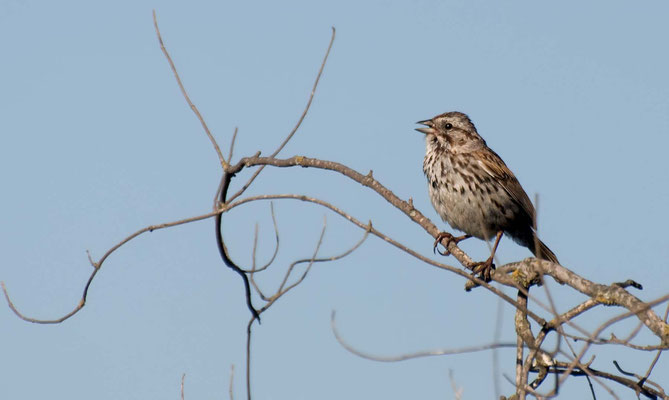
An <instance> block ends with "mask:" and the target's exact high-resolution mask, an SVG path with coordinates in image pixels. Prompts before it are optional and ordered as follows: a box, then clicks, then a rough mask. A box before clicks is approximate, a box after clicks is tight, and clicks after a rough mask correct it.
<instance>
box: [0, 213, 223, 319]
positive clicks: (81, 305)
mask: <svg viewBox="0 0 669 400" xmlns="http://www.w3.org/2000/svg"><path fill="white" fill-rule="evenodd" d="M219 213H220V211H214V212H210V213H207V214H202V215H198V216H195V217H190V218H184V219H180V220H177V221H173V222H167V223H163V224H157V225H149V226H147V227H144V228H142V229H140V230H138V231H136V232H135V233H133V234H131V235H129V236H127V237H125V239H123V240H121V241H120V242H119V243H117V244H115V245H114V246H112V248H110V249H109V250H107V252H106V253H105V254H104V255H103V256H102V258H100V260H99V261H97V262H94V261H93V260H92V259H91V256H90V253H88V259H89V261H90V263H91V264H92V265H93V266H94V267H95V269H94V270H93V272H92V273H91V275H90V276H89V277H88V281H87V282H86V285H85V286H84V293H83V295H82V296H81V299H80V300H79V303H78V304H77V305H76V307H74V309H73V310H72V311H70V312H69V313H67V314H65V315H63V316H62V317H59V318H56V319H37V318H32V317H28V316H26V315H24V314H23V313H21V312H20V311H19V310H18V308H16V306H15V305H14V303H13V302H12V300H11V298H10V297H9V293H8V291H7V288H6V287H5V283H4V282H0V285H1V286H2V291H3V293H4V294H5V299H7V304H8V305H9V308H10V309H11V310H12V311H13V312H14V314H16V316H18V317H19V318H21V319H22V320H24V321H27V322H32V323H35V324H59V323H61V322H63V321H65V320H67V319H68V318H70V317H72V316H73V315H75V314H76V313H78V312H79V311H80V310H81V309H82V308H84V306H85V305H86V299H87V297H88V289H89V287H90V286H91V283H93V279H95V276H96V275H97V273H98V271H100V269H101V268H102V264H103V263H104V262H105V261H106V260H107V258H108V257H109V256H110V255H112V253H114V252H115V251H116V250H118V249H119V248H120V247H121V246H123V245H124V244H126V243H128V242H129V241H131V240H133V239H134V238H136V237H137V236H139V235H141V234H143V233H146V232H153V231H157V230H160V229H165V228H170V227H173V226H178V225H183V224H187V223H190V222H195V221H201V220H204V219H207V218H211V217H214V216H216V215H218V214H219Z"/></svg>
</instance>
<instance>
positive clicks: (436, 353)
mask: <svg viewBox="0 0 669 400" xmlns="http://www.w3.org/2000/svg"><path fill="white" fill-rule="evenodd" d="M330 327H331V329H332V333H333V334H334V336H335V339H337V342H339V344H340V345H342V347H343V348H345V349H346V350H348V351H349V352H351V353H353V354H355V355H356V356H358V357H362V358H365V359H367V360H372V361H380V362H398V361H405V360H411V359H414V358H422V357H433V356H443V355H451V354H466V353H476V352H479V351H485V350H491V349H500V348H514V347H516V345H515V344H514V343H489V344H484V345H480V346H468V347H460V348H456V349H439V350H426V351H418V352H415V353H408V354H400V355H397V356H379V355H374V354H370V353H366V352H364V351H361V350H358V349H356V348H355V347H353V346H352V345H350V344H348V343H347V342H346V341H345V340H344V338H342V336H341V333H339V329H337V322H336V311H334V310H333V311H332V313H331V314H330Z"/></svg>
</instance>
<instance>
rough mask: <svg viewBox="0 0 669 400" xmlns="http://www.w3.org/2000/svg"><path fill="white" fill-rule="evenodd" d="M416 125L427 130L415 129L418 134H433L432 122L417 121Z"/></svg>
mask: <svg viewBox="0 0 669 400" xmlns="http://www.w3.org/2000/svg"><path fill="white" fill-rule="evenodd" d="M416 123H417V124H421V125H425V126H427V128H416V130H417V131H418V132H420V133H424V134H426V135H427V134H429V133H434V123H433V122H432V120H431V119H426V120H425V121H418V122H416Z"/></svg>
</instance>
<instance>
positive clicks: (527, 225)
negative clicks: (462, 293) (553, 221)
mask: <svg viewBox="0 0 669 400" xmlns="http://www.w3.org/2000/svg"><path fill="white" fill-rule="evenodd" d="M417 124H420V125H423V127H420V128H416V130H417V131H418V132H421V133H424V134H425V143H426V146H425V147H426V151H425V158H424V159H423V172H424V173H425V177H426V178H427V183H428V192H429V195H430V200H431V202H432V205H433V206H434V209H435V210H436V211H437V214H439V216H440V217H441V219H442V220H444V222H447V223H448V224H449V225H450V226H451V227H452V228H454V229H456V230H459V231H462V232H464V233H465V235H463V236H459V237H454V236H453V235H451V234H450V233H448V232H440V233H439V235H437V238H436V240H435V242H434V247H433V250H434V249H437V246H438V244H439V243H440V242H441V241H442V240H443V239H447V244H448V243H450V242H454V243H456V244H457V243H458V242H460V241H462V240H464V239H467V238H470V237H472V236H473V237H476V238H479V239H482V240H485V241H489V240H491V239H492V238H495V242H494V245H493V247H492V252H491V254H490V257H489V258H488V259H487V260H486V261H483V262H478V263H476V265H475V266H474V268H473V274H478V275H479V277H480V278H481V279H483V280H485V281H490V279H491V273H492V270H493V269H494V268H495V266H494V264H493V258H494V256H495V252H496V251H497V246H498V245H499V241H500V239H501V238H502V236H503V235H504V234H507V235H508V236H509V237H511V238H512V239H513V240H514V241H515V242H516V243H518V244H520V245H521V246H524V247H527V248H528V249H529V250H530V251H531V252H532V253H533V254H534V255H535V256H536V257H537V258H540V259H543V260H548V261H552V262H554V263H558V264H559V262H558V259H557V257H556V256H555V253H553V252H552V251H551V250H550V249H549V248H548V246H546V244H545V243H544V242H542V241H541V240H539V238H538V237H537V234H536V229H535V217H536V213H535V210H534V206H533V205H532V202H531V201H530V199H529V197H527V193H525V190H523V187H522V186H521V185H520V182H518V179H517V178H516V176H515V175H514V174H513V172H511V170H510V169H509V168H508V167H507V166H506V164H505V163H504V161H502V158H501V157H500V156H499V155H497V153H495V152H494V151H493V150H492V149H491V148H490V147H488V145H487V144H486V142H485V140H484V139H483V138H482V137H481V136H480V135H479V133H478V132H477V130H476V127H475V126H474V124H473V123H472V121H471V120H470V119H469V117H468V116H467V115H466V114H464V113H461V112H457V111H451V112H446V113H443V114H440V115H437V116H435V117H433V118H431V119H427V120H424V121H418V122H417ZM446 248H448V246H446ZM440 254H442V255H448V254H449V252H448V250H446V252H440Z"/></svg>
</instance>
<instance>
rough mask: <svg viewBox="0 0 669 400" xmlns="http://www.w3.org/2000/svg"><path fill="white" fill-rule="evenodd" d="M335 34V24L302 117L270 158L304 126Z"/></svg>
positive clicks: (254, 176)
mask: <svg viewBox="0 0 669 400" xmlns="http://www.w3.org/2000/svg"><path fill="white" fill-rule="evenodd" d="M335 35H336V30H335V28H334V26H333V27H332V36H331V37H330V43H329V44H328V48H327V50H326V51H325V56H324V57H323V61H322V62H321V66H320V68H319V69H318V74H317V75H316V80H315V81H314V85H313V86H312V88H311V93H310V94H309V100H307V105H306V106H305V107H304V110H303V111H302V115H300V118H299V119H298V120H297V123H296V124H295V126H294V127H293V129H292V130H291V131H290V133H288V136H286V138H285V139H284V140H283V142H281V144H280V145H279V147H277V148H276V150H274V152H273V153H272V155H270V157H269V158H274V157H276V155H277V154H279V152H280V151H281V150H283V148H284V147H285V146H286V144H288V142H289V141H290V139H292V138H293V136H294V135H295V133H296V132H297V130H298V129H300V126H302V121H304V118H305V117H306V116H307V113H308V112H309V108H311V103H312V101H313V100H314V95H315V94H316V89H317V88H318V83H319V82H320V80H321V75H323V70H324V69H325V64H326V62H327V60H328V56H329V55H330V51H331V50H332V45H333V44H334V40H335ZM264 168H265V166H264V165H261V166H260V168H258V169H257V170H256V171H255V172H254V173H253V175H252V176H251V178H250V179H249V180H248V181H246V183H245V184H244V185H243V186H242V188H241V189H239V191H238V192H237V193H235V194H233V195H232V196H230V198H229V199H228V201H232V200H234V199H236V198H237V197H239V196H241V195H242V193H244V192H245V191H246V189H248V188H249V186H251V184H252V183H253V181H254V180H255V179H256V178H257V177H258V175H260V173H261V172H262V170H263V169H264Z"/></svg>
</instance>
